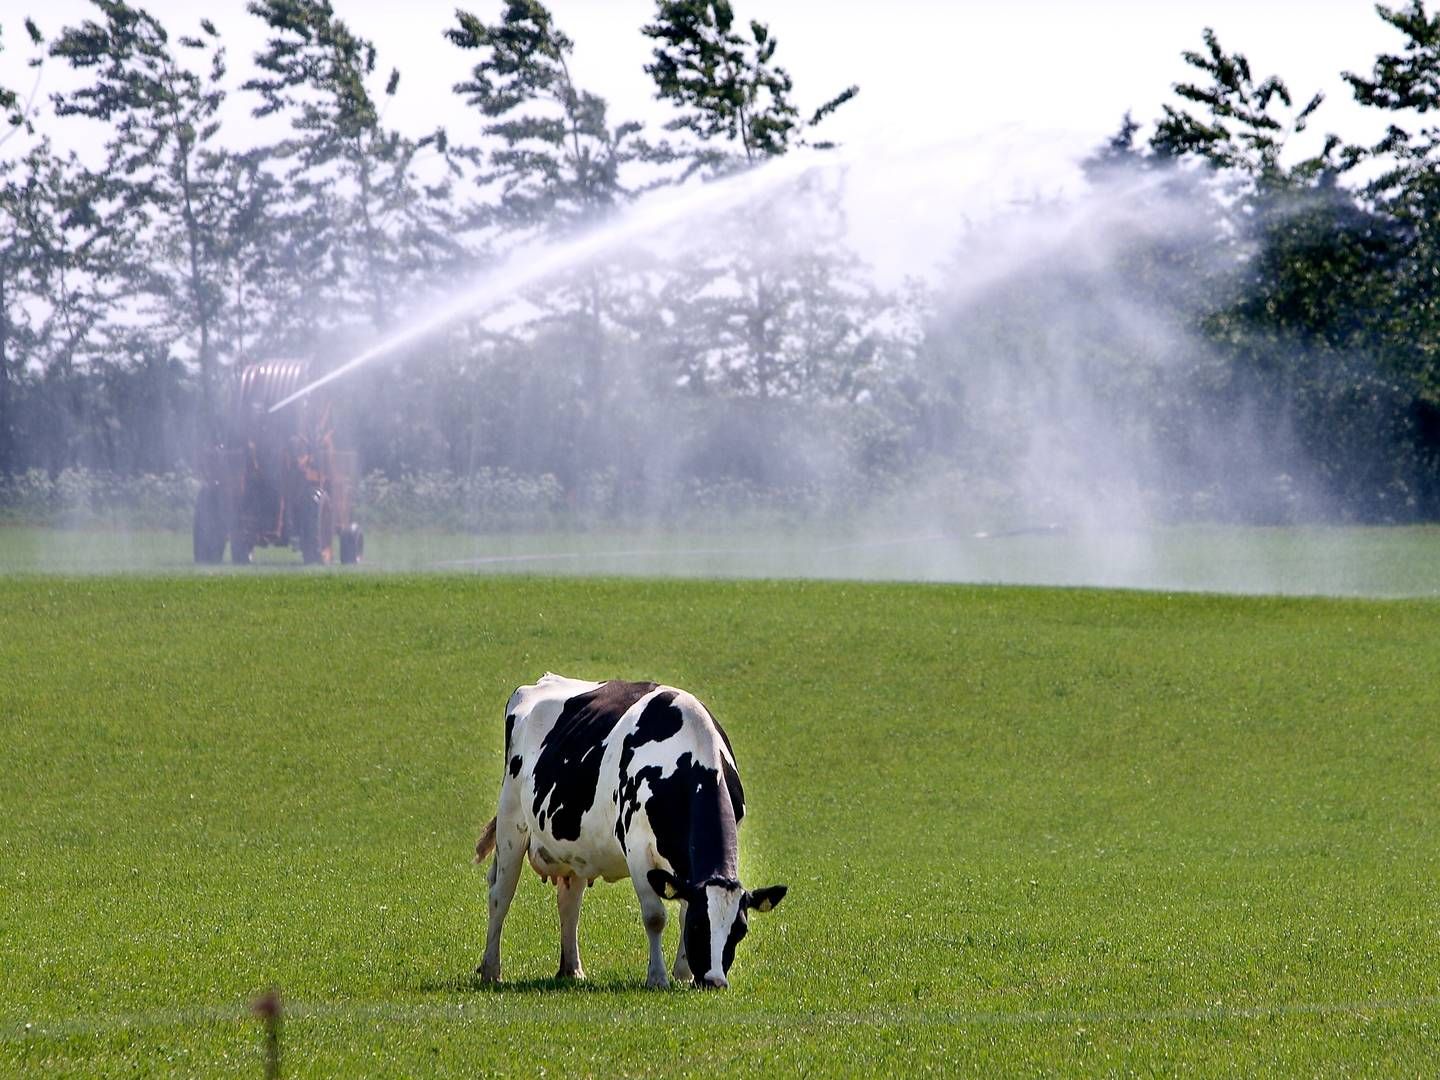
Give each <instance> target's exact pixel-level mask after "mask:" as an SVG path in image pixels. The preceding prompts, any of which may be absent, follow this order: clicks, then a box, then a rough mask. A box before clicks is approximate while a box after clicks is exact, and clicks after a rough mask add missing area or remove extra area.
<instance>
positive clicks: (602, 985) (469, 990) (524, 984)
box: [408, 971, 679, 996]
mask: <svg viewBox="0 0 1440 1080" xmlns="http://www.w3.org/2000/svg"><path fill="white" fill-rule="evenodd" d="M408 988H409V989H412V990H417V991H419V992H420V993H422V994H500V995H507V994H513V995H517V996H520V995H540V994H620V993H634V992H635V991H646V987H645V980H643V979H621V978H613V977H612V978H605V977H601V978H598V979H596V978H585V979H557V978H555V977H554V976H553V975H552V976H550V977H549V978H530V979H506V980H505V981H503V982H498V983H488V982H482V981H481V980H480V974H479V972H475V971H469V972H465V973H464V974H459V975H449V976H440V977H438V978H437V977H433V976H432V977H429V978H423V979H417V980H415V981H414V982H413V983H411V984H410V986H409V987H408ZM670 988H671V989H672V990H675V989H679V984H677V983H674V982H672V983H671V986H670ZM646 992H649V993H654V991H646Z"/></svg>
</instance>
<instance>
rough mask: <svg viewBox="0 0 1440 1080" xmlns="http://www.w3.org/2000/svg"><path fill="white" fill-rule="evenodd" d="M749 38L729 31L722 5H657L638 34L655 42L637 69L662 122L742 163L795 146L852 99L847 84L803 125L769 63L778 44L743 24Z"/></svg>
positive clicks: (712, 159)
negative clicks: (672, 109)
mask: <svg viewBox="0 0 1440 1080" xmlns="http://www.w3.org/2000/svg"><path fill="white" fill-rule="evenodd" d="M748 29H749V33H748V34H746V33H745V32H743V31H741V30H737V29H736V28H735V13H734V10H733V9H732V8H731V6H730V3H729V0H658V2H657V4H656V12H655V21H654V22H653V23H651V24H649V25H648V26H646V27H645V28H644V31H643V32H644V34H645V35H646V36H647V37H650V38H653V39H654V40H655V41H656V42H657V44H656V46H655V49H654V52H653V56H654V58H655V62H654V63H652V64H649V65H647V66H646V68H645V71H646V74H648V75H649V76H650V77H651V78H652V79H653V80H654V81H655V87H656V97H658V98H661V99H662V100H669V101H671V102H672V103H673V104H674V105H675V106H676V107H677V108H678V109H680V110H681V112H680V115H679V116H677V117H676V118H675V119H674V120H672V121H670V122H669V123H668V124H666V127H667V128H668V129H669V130H671V131H688V132H690V133H691V134H693V135H694V136H695V137H696V138H698V139H699V140H700V141H701V142H702V143H704V144H707V146H708V145H709V144H711V143H712V141H713V140H716V139H719V140H721V141H722V142H723V143H728V144H729V145H730V146H733V147H738V148H739V150H740V156H741V158H742V159H743V161H744V163H745V164H747V165H753V164H754V163H755V162H757V161H759V160H761V159H763V158H767V157H776V156H778V155H780V154H783V153H785V152H786V151H787V150H789V149H790V148H791V147H792V146H793V145H803V144H804V142H805V138H804V133H805V131H806V130H807V129H810V128H814V127H816V126H817V125H818V124H819V123H820V122H821V121H823V120H824V119H825V118H826V117H827V116H829V115H830V114H831V113H833V112H834V111H835V110H836V109H838V108H839V107H840V106H842V105H844V104H845V103H846V102H847V101H849V100H850V99H851V98H853V97H854V96H855V95H856V94H857V93H859V87H858V86H850V87H848V88H847V89H845V90H842V91H841V92H840V93H839V94H837V95H835V96H834V97H833V98H831V99H830V100H829V101H827V102H825V103H824V104H823V105H821V106H820V107H819V108H818V109H816V110H815V112H814V114H813V115H812V116H811V118H810V120H809V121H808V123H804V124H802V123H801V122H800V111H799V109H798V107H797V106H796V105H795V104H794V102H793V101H792V100H791V94H792V91H793V90H794V85H793V83H792V81H791V79H790V74H789V73H788V72H787V71H786V70H785V69H784V68H782V67H780V66H779V65H777V64H776V63H775V50H776V47H777V45H778V42H777V41H776V39H775V38H774V36H773V35H772V34H771V33H770V28H769V26H767V25H766V24H765V23H762V22H758V21H756V20H753V19H752V20H751V21H750V25H749V28H748ZM816 145H817V146H821V147H825V146H829V145H830V144H829V143H817V144H816ZM725 157H726V155H725V154H723V153H721V154H716V153H715V152H714V151H713V150H711V151H704V150H702V151H700V152H698V153H697V154H696V155H695V161H696V164H697V165H709V166H712V167H713V166H717V165H720V164H721V163H723V161H724V159H725Z"/></svg>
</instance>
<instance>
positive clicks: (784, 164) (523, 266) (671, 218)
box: [269, 151, 843, 413]
mask: <svg viewBox="0 0 1440 1080" xmlns="http://www.w3.org/2000/svg"><path fill="white" fill-rule="evenodd" d="M842 163H843V159H841V158H839V157H837V155H836V154H835V153H834V152H833V151H832V152H828V153H826V152H820V151H797V152H795V153H791V154H788V155H786V156H784V157H780V158H775V159H772V160H771V161H769V162H767V163H766V164H764V165H762V166H759V167H757V168H754V169H749V170H747V171H746V172H743V173H740V174H739V175H737V176H733V177H729V178H727V179H725V180H718V181H715V182H713V183H709V184H701V185H696V186H692V187H686V188H682V189H681V190H679V191H667V192H663V193H659V194H656V195H654V196H652V197H650V198H647V199H644V200H642V201H641V202H639V203H637V204H636V205H635V206H633V207H631V208H629V209H628V210H627V211H626V212H625V213H624V214H622V215H621V217H620V218H619V219H618V220H617V221H615V222H613V223H612V224H610V225H606V226H602V227H600V228H597V229H594V230H592V231H591V232H588V233H585V234H584V235H582V236H580V237H578V238H576V239H574V240H569V241H564V242H561V243H555V244H545V245H540V246H532V247H530V248H528V249H525V250H523V251H522V252H521V253H519V254H516V255H512V256H511V257H510V258H508V259H506V260H505V261H504V262H503V263H502V264H501V265H500V266H498V267H496V268H495V269H493V270H489V271H487V272H486V273H484V274H482V275H481V276H480V277H478V278H477V279H475V280H474V281H473V282H471V283H470V284H469V285H467V286H465V287H464V288H462V289H461V290H460V291H459V292H458V293H456V294H455V295H454V296H452V297H451V298H450V299H449V300H447V301H445V302H444V303H443V304H442V305H441V306H440V307H438V308H436V309H435V310H434V311H432V312H430V313H429V314H428V315H425V316H423V317H420V318H418V319H415V320H414V321H412V322H411V323H410V324H409V325H408V326H406V327H405V328H404V329H402V330H399V331H396V332H395V333H393V334H391V335H390V336H388V337H386V338H383V339H382V340H380V341H378V342H376V343H375V344H374V345H372V346H370V348H368V349H366V350H365V351H364V352H362V353H359V354H358V355H356V356H354V357H352V358H351V359H349V360H347V361H346V362H345V363H343V364H341V365H340V366H339V367H337V368H335V369H334V370H333V371H330V372H328V373H326V374H325V375H323V376H321V377H320V378H318V379H315V380H314V381H312V382H310V383H309V384H308V385H306V386H303V387H301V388H300V389H299V390H297V391H295V392H294V393H293V394H291V395H289V396H288V397H286V398H284V399H282V400H281V401H278V402H276V403H275V404H274V405H272V406H271V407H270V410H269V411H270V412H272V413H273V412H276V411H278V410H280V409H283V408H285V406H287V405H289V404H291V403H292V402H296V401H299V400H300V399H301V398H303V397H305V396H306V395H308V394H310V393H313V392H314V391H315V390H318V389H319V388H320V387H322V386H324V385H326V384H327V383H330V382H334V381H335V380H336V379H338V378H340V377H341V376H343V375H347V374H349V373H350V372H352V371H354V370H355V369H356V368H358V367H361V366H363V365H364V364H367V363H369V362H370V361H371V360H375V359H377V358H379V357H381V356H384V355H386V354H387V353H391V352H394V351H395V350H396V349H399V348H401V347H402V346H405V345H408V344H409V343H410V342H412V341H415V340H417V339H419V338H422V337H424V336H425V335H426V334H429V333H431V332H433V331H435V330H438V329H440V328H441V327H443V326H446V325H448V324H449V323H452V322H454V321H455V320H457V319H461V318H464V317H466V316H473V315H477V314H481V313H483V312H485V311H488V310H492V309H494V308H495V307H496V306H498V305H499V304H500V303H502V302H503V301H505V300H509V299H511V298H512V297H514V296H515V295H516V294H518V293H519V292H520V291H521V290H523V289H526V288H528V287H530V286H531V285H534V284H536V283H537V282H540V281H543V280H545V279H546V278H547V277H549V276H550V275H551V274H555V273H559V272H560V271H562V270H566V269H570V268H573V267H575V266H578V265H581V264H583V263H585V262H587V261H589V260H590V259H593V258H596V257H598V256H600V255H604V254H605V253H606V252H608V251H611V250H613V249H615V248H617V247H620V246H621V245H623V244H626V243H629V242H631V241H633V240H638V239H640V238H642V237H645V236H650V235H653V234H654V233H658V232H660V231H662V230H664V229H667V228H669V227H670V226H672V225H677V224H679V223H680V222H682V221H684V220H686V219H687V218H690V217H692V216H694V215H698V214H713V213H718V212H721V211H724V210H727V209H730V208H732V207H734V206H737V205H740V204H742V203H744V202H746V201H747V200H750V199H753V198H756V197H758V196H760V195H763V194H765V193H766V192H768V191H772V190H774V189H775V188H777V187H779V186H780V185H782V184H784V183H785V182H787V181H789V180H792V179H794V178H795V177H798V176H800V175H802V174H803V173H805V172H807V171H809V170H811V169H815V168H819V167H832V168H833V167H837V166H839V165H840V164H842Z"/></svg>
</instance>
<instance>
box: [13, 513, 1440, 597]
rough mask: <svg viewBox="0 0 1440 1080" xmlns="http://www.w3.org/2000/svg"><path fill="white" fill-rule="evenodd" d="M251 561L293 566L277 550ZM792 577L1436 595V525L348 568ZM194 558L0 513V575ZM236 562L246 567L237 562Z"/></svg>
mask: <svg viewBox="0 0 1440 1080" xmlns="http://www.w3.org/2000/svg"><path fill="white" fill-rule="evenodd" d="M255 560H256V563H257V565H258V568H260V569H266V570H270V571H275V572H290V571H295V570H298V569H300V556H299V555H298V554H297V553H296V552H293V551H288V550H285V549H278V550H276V549H267V548H260V549H257V551H256V552H255ZM375 571H378V572H382V573H395V572H419V571H423V572H427V573H428V572H437V571H438V572H442V573H476V574H487V575H498V574H515V573H519V574H557V573H558V574H566V575H592V576H593V575H598V576H622V575H623V576H638V577H704V578H737V577H738V578H755V577H763V578H791V579H794V578H806V579H841V578H843V579H853V580H872V581H940V582H969V583H977V584H1025V585H1064V586H1096V587H1105V588H1143V589H1151V590H1162V589H1163V590H1181V591H1200V592H1232V593H1254V594H1267V595H1269V594H1286V595H1323V596H1406V597H1422V596H1426V597H1440V527H1437V526H1433V525H1430V526H1426V525H1421V526H1406V527H1359V526H1351V527H1311V528H1258V527H1243V526H1201V525H1196V526H1184V527H1173V526H1172V527H1156V528H1152V529H1121V528H1117V529H1112V530H1108V531H1098V532H1083V531H1077V532H1073V533H1060V534H1055V535H1020V536H997V537H988V538H982V537H977V536H976V535H974V534H967V533H957V532H941V531H936V530H934V529H926V528H922V527H919V526H914V525H907V524H906V523H904V522H893V523H890V524H889V525H887V526H886V527H884V528H880V527H874V528H870V527H864V526H862V525H861V524H859V523H856V522H852V523H849V524H845V525H840V524H837V525H835V526H833V527H831V528H828V529H825V528H822V527H820V526H818V525H809V526H804V527H800V526H797V527H794V528H780V527H778V526H774V525H771V526H768V527H765V528H752V527H749V526H747V525H746V524H745V523H743V522H742V523H735V524H732V525H731V526H729V527H727V528H725V529H722V530H716V531H710V532H702V531H684V530H654V529H652V530H643V529H628V530H622V529H596V530H591V531H587V532H548V533H500V534H494V535H480V536H471V535H461V534H452V533H438V532H427V531H424V530H394V529H378V530H377V529H372V530H370V533H369V538H368V541H367V550H366V556H365V565H364V566H363V567H362V568H360V569H359V570H358V571H357V570H355V569H351V570H348V571H347V572H351V573H353V572H375ZM235 572H236V568H234V567H230V566H219V567H196V566H195V565H194V563H193V562H192V559H191V541H190V535H189V534H188V533H181V532H167V531H159V530H155V531H134V532H132V531H118V530H114V531H111V530H61V529H45V528H27V527H19V526H6V527H0V575H6V574H33V573H50V574H70V575H74V574H95V573H149V574H156V573H162V574H191V573H201V574H227V573H235ZM240 572H242V573H248V572H249V571H248V570H246V569H244V568H241V569H240Z"/></svg>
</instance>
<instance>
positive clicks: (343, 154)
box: [244, 0, 458, 329]
mask: <svg viewBox="0 0 1440 1080" xmlns="http://www.w3.org/2000/svg"><path fill="white" fill-rule="evenodd" d="M249 11H250V12H251V13H252V14H254V15H256V16H258V17H259V18H261V19H262V20H264V22H265V23H266V24H267V25H268V26H269V27H270V29H271V31H272V34H273V36H272V37H271V38H270V39H269V41H268V42H267V43H266V46H265V48H264V50H263V51H261V52H260V53H259V54H257V55H256V57H255V63H256V65H257V66H258V67H259V68H260V70H261V72H262V74H261V75H260V76H259V77H257V78H254V79H250V80H248V81H247V82H246V83H245V84H244V88H245V89H246V90H253V91H255V92H257V93H258V94H259V95H260V98H261V104H260V105H259V106H257V107H256V109H255V110H254V112H255V115H256V116H259V117H263V116H270V115H276V114H285V115H288V116H289V118H290V125H291V130H292V132H293V134H292V135H291V136H290V137H289V138H288V139H286V140H284V141H282V142H281V143H279V144H278V145H277V146H275V147H273V148H272V149H271V153H272V154H273V155H274V156H275V157H277V158H279V159H281V160H284V161H287V162H288V163H289V168H288V170H287V172H286V174H285V181H286V184H287V186H288V190H287V198H286V203H287V205H288V207H289V211H288V213H287V215H286V218H285V220H284V221H283V222H282V223H281V225H280V229H281V232H282V234H283V235H285V236H287V238H288V241H289V242H288V249H287V253H286V258H287V260H288V261H289V266H288V267H287V269H288V270H289V271H290V272H291V274H292V275H293V280H294V282H295V284H294V286H293V289H292V292H291V295H290V296H288V297H287V298H286V299H285V301H284V302H285V304H286V307H287V308H288V309H289V311H290V312H291V316H292V318H294V319H298V320H299V321H300V322H302V323H303V322H310V323H311V325H312V328H313V312H314V311H315V310H317V309H319V310H336V311H346V310H357V309H358V310H359V311H362V312H363V313H364V315H365V317H366V318H368V320H369V322H370V324H371V325H372V326H373V327H375V328H376V329H384V328H387V327H389V326H390V325H391V324H392V323H393V322H394V320H395V318H396V315H397V308H398V307H400V306H401V300H400V298H401V297H404V296H410V295H413V294H414V293H416V292H419V291H423V289H424V288H425V287H427V286H429V285H431V284H433V282H434V281H435V280H436V279H438V278H439V277H440V276H441V275H442V274H443V273H444V271H445V270H447V269H449V268H451V267H453V265H454V264H455V260H456V258H457V256H458V253H457V250H456V247H455V245H454V244H453V243H452V242H451V241H450V239H449V237H448V225H447V221H446V220H445V217H444V215H443V213H442V212H441V205H442V200H443V198H444V197H445V195H446V194H447V193H448V188H447V187H446V186H445V183H444V181H443V179H442V181H440V182H439V183H437V184H434V185H428V186H427V185H425V184H423V183H422V182H421V181H420V180H419V178H418V177H417V174H416V167H417V162H418V158H419V156H420V154H421V152H422V151H426V150H428V149H432V148H433V149H434V150H435V151H437V152H439V153H441V154H444V153H445V150H446V146H447V143H446V137H445V134H444V132H443V131H440V130H437V131H436V132H434V133H432V134H430V135H427V136H425V137H423V138H421V139H418V140H412V139H409V138H406V137H405V136H403V135H401V134H400V133H399V132H397V131H393V130H391V129H389V128H386V127H385V126H384V125H383V124H382V122H381V114H380V107H379V101H380V99H381V98H388V97H392V96H393V95H394V94H395V91H396V90H397V88H398V87H399V85H400V72H399V71H398V70H396V69H392V70H391V71H390V73H389V75H388V76H387V77H386V78H385V80H384V83H383V84H380V85H377V84H376V82H375V79H376V63H377V61H378V52H377V50H376V48H375V45H374V44H373V43H372V42H370V41H368V40H366V39H364V38H362V37H359V36H357V35H356V34H355V33H353V32H352V31H351V30H350V28H349V27H348V26H347V25H346V24H345V23H344V22H342V21H341V20H340V19H338V18H336V16H335V12H334V10H333V8H332V7H331V5H330V3H329V0H251V3H250V4H249ZM355 296H358V297H360V298H361V302H360V303H358V304H357V303H355V302H354V300H353V299H352V297H355Z"/></svg>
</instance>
